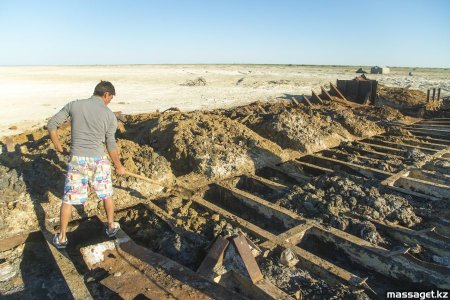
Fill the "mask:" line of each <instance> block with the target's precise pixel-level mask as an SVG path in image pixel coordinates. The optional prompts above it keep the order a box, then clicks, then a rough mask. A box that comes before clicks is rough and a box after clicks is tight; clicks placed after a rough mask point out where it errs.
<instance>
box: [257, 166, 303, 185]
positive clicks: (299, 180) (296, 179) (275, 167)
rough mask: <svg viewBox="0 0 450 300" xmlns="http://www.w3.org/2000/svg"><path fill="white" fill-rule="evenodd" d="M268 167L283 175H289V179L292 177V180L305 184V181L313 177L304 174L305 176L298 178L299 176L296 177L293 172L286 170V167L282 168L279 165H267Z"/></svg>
mask: <svg viewBox="0 0 450 300" xmlns="http://www.w3.org/2000/svg"><path fill="white" fill-rule="evenodd" d="M282 164H283V163H282ZM282 164H281V165H282ZM266 168H269V169H272V170H274V171H276V172H279V173H281V174H282V175H284V176H286V177H288V178H289V179H291V180H292V181H295V182H297V183H301V184H303V183H305V182H307V181H308V180H309V179H311V178H309V177H307V176H304V177H301V178H298V177H297V178H294V177H293V176H292V175H291V174H289V173H287V172H286V170H284V169H282V168H280V167H278V166H276V165H271V166H267V167H266Z"/></svg>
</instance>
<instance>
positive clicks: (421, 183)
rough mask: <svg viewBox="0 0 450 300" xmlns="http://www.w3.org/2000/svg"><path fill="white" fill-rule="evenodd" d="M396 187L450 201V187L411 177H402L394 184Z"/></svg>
mask: <svg viewBox="0 0 450 300" xmlns="http://www.w3.org/2000/svg"><path fill="white" fill-rule="evenodd" d="M394 185H395V186H399V187H402V188H407V189H410V190H413V191H418V192H421V193H424V194H428V195H431V196H434V197H437V198H442V199H446V200H450V187H449V186H447V185H442V184H438V183H432V182H428V181H425V180H421V179H416V178H411V177H403V176H402V177H400V178H398V179H397V180H396V181H395V182H394Z"/></svg>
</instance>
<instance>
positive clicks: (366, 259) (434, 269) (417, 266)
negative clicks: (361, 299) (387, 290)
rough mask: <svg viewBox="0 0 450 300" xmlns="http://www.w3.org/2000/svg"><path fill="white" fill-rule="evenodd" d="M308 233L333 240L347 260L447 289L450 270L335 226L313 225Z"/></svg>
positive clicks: (397, 276) (383, 272)
mask: <svg viewBox="0 0 450 300" xmlns="http://www.w3.org/2000/svg"><path fill="white" fill-rule="evenodd" d="M310 233H311V234H314V235H315V236H317V237H318V238H320V239H322V240H323V241H325V242H331V243H333V244H334V245H335V246H336V247H337V248H339V249H340V250H341V251H343V252H344V253H346V255H348V256H349V257H350V259H351V260H352V261H354V262H356V263H358V264H360V265H362V266H364V267H366V268H368V269H371V270H374V271H376V272H378V273H380V274H383V275H385V276H388V277H394V278H398V279H405V278H408V279H409V280H410V281H411V282H414V283H427V284H431V285H436V286H437V287H439V288H450V269H449V268H447V267H443V266H442V267H441V266H438V265H435V264H431V263H426V262H424V261H421V260H418V259H415V258H414V257H413V256H411V255H408V254H407V253H404V252H403V251H400V252H395V253H392V252H391V251H388V250H386V249H384V248H382V247H379V246H376V245H372V244H370V243H369V245H367V242H366V241H364V240H361V239H359V238H356V237H353V236H349V234H347V233H345V232H341V231H339V230H337V229H334V228H318V227H313V228H311V229H310Z"/></svg>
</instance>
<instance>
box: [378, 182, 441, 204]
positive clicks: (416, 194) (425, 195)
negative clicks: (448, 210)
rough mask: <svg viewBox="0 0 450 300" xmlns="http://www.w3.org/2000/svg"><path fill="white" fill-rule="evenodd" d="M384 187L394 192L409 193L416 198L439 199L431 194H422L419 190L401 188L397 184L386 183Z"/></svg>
mask: <svg viewBox="0 0 450 300" xmlns="http://www.w3.org/2000/svg"><path fill="white" fill-rule="evenodd" d="M386 188H388V189H390V190H392V191H395V192H399V193H402V194H407V195H411V196H414V197H418V198H421V199H425V200H430V201H440V200H441V199H440V198H437V197H433V196H430V195H427V194H422V193H419V192H415V191H411V190H408V189H404V188H401V187H398V186H393V185H386Z"/></svg>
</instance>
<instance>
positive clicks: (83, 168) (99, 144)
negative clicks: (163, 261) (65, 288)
mask: <svg viewBox="0 0 450 300" xmlns="http://www.w3.org/2000/svg"><path fill="white" fill-rule="evenodd" d="M115 94H116V92H115V89H114V86H113V85H112V84H111V83H110V82H108V81H101V82H100V83H99V84H97V86H96V87H95V90H94V95H93V96H92V97H91V98H89V99H85V100H77V101H72V102H70V103H68V104H67V105H66V106H64V107H63V108H62V109H61V110H60V111H59V112H58V113H57V114H56V115H55V116H53V118H51V119H50V121H49V122H48V125H47V127H48V131H49V134H50V138H51V140H52V142H53V145H54V146H55V149H56V151H58V152H60V153H63V152H64V150H63V148H62V146H61V143H60V141H59V139H58V134H57V131H56V130H57V128H58V126H60V125H61V124H62V123H64V122H65V121H66V120H67V118H68V117H70V121H71V126H72V128H71V146H70V159H69V164H68V170H67V175H66V183H65V185H64V196H63V200H62V204H61V212H60V227H61V228H60V233H57V234H55V236H54V238H53V244H54V245H55V246H56V247H57V248H60V249H61V248H65V247H66V245H67V242H68V241H67V237H66V231H67V225H68V223H69V219H70V216H71V214H72V205H82V204H84V203H86V201H87V198H88V192H89V185H90V186H91V188H92V189H93V190H94V191H95V192H96V194H97V197H98V198H100V199H101V200H102V201H103V205H104V208H105V212H106V215H107V217H108V226H107V228H106V234H107V236H109V237H114V236H115V235H116V233H117V231H118V230H119V228H120V226H119V223H117V222H114V204H113V201H112V195H113V188H112V182H111V166H110V163H109V160H108V157H107V156H105V152H104V147H103V143H104V142H106V148H107V150H108V153H109V156H110V157H111V159H112V161H113V162H114V166H115V169H116V172H117V174H118V175H124V174H125V168H124V167H123V165H122V164H121V162H120V159H119V152H118V150H117V147H116V139H115V136H114V135H115V133H116V130H117V119H116V116H115V115H114V113H113V112H112V111H111V110H110V109H109V108H108V107H107V105H108V104H109V103H110V102H111V100H112V98H113V97H114V95H115Z"/></svg>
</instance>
